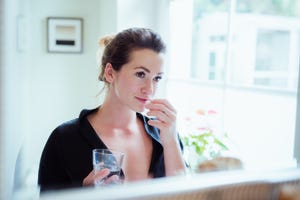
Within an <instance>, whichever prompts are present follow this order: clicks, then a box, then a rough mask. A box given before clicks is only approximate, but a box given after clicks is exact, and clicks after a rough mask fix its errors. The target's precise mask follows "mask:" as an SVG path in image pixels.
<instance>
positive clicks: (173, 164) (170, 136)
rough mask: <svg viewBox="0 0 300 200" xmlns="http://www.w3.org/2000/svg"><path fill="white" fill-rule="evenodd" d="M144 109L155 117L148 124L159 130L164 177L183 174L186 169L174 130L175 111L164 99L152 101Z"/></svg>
mask: <svg viewBox="0 0 300 200" xmlns="http://www.w3.org/2000/svg"><path fill="white" fill-rule="evenodd" d="M146 108H148V109H149V112H148V113H147V114H148V115H150V116H155V117H156V119H154V120H149V121H148V124H149V125H151V126H155V127H157V128H158V129H159V130H160V139H161V143H162V145H163V148H164V159H165V169H166V176H174V175H179V174H182V173H184V172H185V170H186V167H185V162H184V159H183V156H182V151H181V147H180V143H179V140H178V134H177V130H176V118H177V112H176V110H175V109H174V107H173V106H172V105H171V104H170V103H169V102H168V101H167V100H165V99H155V100H152V101H151V102H150V103H149V104H147V106H146Z"/></svg>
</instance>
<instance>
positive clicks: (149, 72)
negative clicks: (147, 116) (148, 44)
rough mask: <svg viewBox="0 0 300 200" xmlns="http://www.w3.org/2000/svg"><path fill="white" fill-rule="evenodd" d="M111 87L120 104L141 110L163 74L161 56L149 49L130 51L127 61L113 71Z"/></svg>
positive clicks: (151, 95)
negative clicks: (116, 70) (119, 68)
mask: <svg viewBox="0 0 300 200" xmlns="http://www.w3.org/2000/svg"><path fill="white" fill-rule="evenodd" d="M114 74H115V76H114V82H113V84H112V86H113V87H112V88H113V90H114V92H115V95H116V98H118V99H119V101H120V102H121V103H122V104H125V105H126V106H128V107H129V108H130V109H132V110H134V111H136V112H142V111H143V110H144V108H145V104H146V103H147V101H149V100H151V99H152V98H153V96H154V95H155V92H156V89H157V86H158V83H159V81H160V79H161V78H162V75H163V57H162V55H161V54H159V53H157V52H155V51H153V50H150V49H139V50H134V51H133V52H131V54H130V56H129V62H128V63H126V64H124V65H123V66H122V68H121V70H120V71H119V72H115V71H114Z"/></svg>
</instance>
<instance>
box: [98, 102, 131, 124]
mask: <svg viewBox="0 0 300 200" xmlns="http://www.w3.org/2000/svg"><path fill="white" fill-rule="evenodd" d="M96 117H97V118H99V119H101V122H102V123H105V124H107V125H110V126H112V127H115V128H128V127H130V126H132V125H133V124H136V112H134V111H132V110H130V109H129V108H128V107H125V106H124V105H120V104H118V103H116V102H113V101H108V100H107V99H106V100H105V101H104V102H103V104H102V105H101V107H100V108H99V109H98V111H97V114H96Z"/></svg>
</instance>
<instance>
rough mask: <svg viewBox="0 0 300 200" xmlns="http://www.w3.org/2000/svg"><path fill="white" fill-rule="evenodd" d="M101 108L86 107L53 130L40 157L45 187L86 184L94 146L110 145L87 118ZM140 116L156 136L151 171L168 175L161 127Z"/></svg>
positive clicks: (39, 179) (146, 126)
mask: <svg viewBox="0 0 300 200" xmlns="http://www.w3.org/2000/svg"><path fill="white" fill-rule="evenodd" d="M97 109H98V108H96V109H93V110H82V111H81V113H80V115H79V118H76V119H73V120H71V121H68V122H66V123H63V124H62V125H60V126H58V127H57V128H56V129H55V130H54V131H53V132H52V133H51V135H50V137H49V138H48V141H47V143H46V145H45V147H44V150H43V153H42V156H41V160H40V166H39V175H38V184H39V186H40V189H41V191H46V190H55V189H65V188H73V187H81V186H82V182H83V179H84V178H85V177H86V176H87V175H88V174H89V173H90V172H91V171H92V169H93V164H92V150H93V149H96V148H98V149H107V147H106V146H105V144H104V143H103V141H102V140H101V139H100V138H99V137H98V135H97V134H96V132H95V130H94V129H93V128H92V126H91V124H90V123H89V122H88V120H87V116H88V115H89V114H91V113H93V112H96V111H97ZM137 117H138V118H139V119H140V120H142V122H143V123H144V128H145V131H146V133H147V134H148V135H149V136H150V137H151V138H152V145H153V148H152V149H153V151H152V158H151V164H150V168H149V174H151V175H152V176H153V177H154V178H157V177H164V176H165V165H164V156H163V147H162V145H161V143H160V137H159V129H157V128H155V127H153V126H150V125H148V123H147V121H148V120H149V118H148V117H146V116H144V115H142V114H140V113H137ZM180 144H181V143H180ZM181 145H182V144H181ZM181 147H182V146H181Z"/></svg>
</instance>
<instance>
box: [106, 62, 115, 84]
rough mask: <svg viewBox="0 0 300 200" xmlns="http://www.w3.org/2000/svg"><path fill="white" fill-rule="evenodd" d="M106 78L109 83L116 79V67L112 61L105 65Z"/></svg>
mask: <svg viewBox="0 0 300 200" xmlns="http://www.w3.org/2000/svg"><path fill="white" fill-rule="evenodd" d="M104 78H105V80H106V81H107V82H108V83H112V82H113V80H114V69H113V66H112V65H111V64H110V63H106V65H105V70H104Z"/></svg>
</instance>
